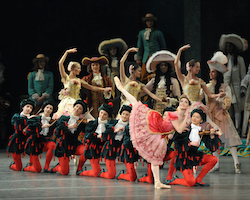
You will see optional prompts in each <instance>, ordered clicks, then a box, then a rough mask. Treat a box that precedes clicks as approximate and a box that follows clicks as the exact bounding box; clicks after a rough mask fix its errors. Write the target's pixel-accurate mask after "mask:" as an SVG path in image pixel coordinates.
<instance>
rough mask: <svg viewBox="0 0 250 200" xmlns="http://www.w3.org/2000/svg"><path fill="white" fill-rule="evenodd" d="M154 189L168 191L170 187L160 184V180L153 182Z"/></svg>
mask: <svg viewBox="0 0 250 200" xmlns="http://www.w3.org/2000/svg"><path fill="white" fill-rule="evenodd" d="M154 187H155V189H170V188H171V186H170V185H165V184H163V183H161V182H160V180H155V186H154Z"/></svg>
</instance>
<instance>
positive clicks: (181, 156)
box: [168, 109, 218, 187]
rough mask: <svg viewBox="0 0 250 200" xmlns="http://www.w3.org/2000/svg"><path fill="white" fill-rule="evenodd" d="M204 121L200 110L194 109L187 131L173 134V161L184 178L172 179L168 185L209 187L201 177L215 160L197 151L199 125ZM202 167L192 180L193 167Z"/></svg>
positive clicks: (211, 135)
mask: <svg viewBox="0 0 250 200" xmlns="http://www.w3.org/2000/svg"><path fill="white" fill-rule="evenodd" d="M205 121H206V114H205V113H204V112H203V111H202V110H201V109H194V110H193V111H192V112H191V126H190V127H189V128H190V130H189V131H185V132H183V133H175V135H174V143H175V148H176V149H177V151H178V155H177V157H176V161H175V167H176V169H177V170H180V171H181V173H182V174H183V176H184V178H182V179H180V178H178V177H174V178H173V179H172V180H171V181H170V182H168V184H169V185H184V186H189V187H191V186H195V185H198V186H209V185H208V184H205V183H204V182H202V179H203V177H204V176H205V175H206V174H207V173H208V172H209V171H210V170H211V169H212V168H213V166H214V165H215V164H216V162H217V160H218V159H217V158H216V157H215V156H213V155H206V154H203V152H201V151H198V148H199V146H200V140H201V138H200V136H199V131H200V130H201V126H200V123H202V122H205ZM214 134H215V129H211V130H210V138H211V139H214V137H215V136H214ZM197 165H204V166H203V168H202V170H201V172H200V173H199V175H198V176H197V178H196V179H195V178H194V175H193V171H192V168H193V166H197Z"/></svg>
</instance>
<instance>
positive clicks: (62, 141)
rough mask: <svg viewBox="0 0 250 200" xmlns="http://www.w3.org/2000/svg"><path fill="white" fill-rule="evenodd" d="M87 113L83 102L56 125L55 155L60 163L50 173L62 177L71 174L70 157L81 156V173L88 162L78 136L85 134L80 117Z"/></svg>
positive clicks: (75, 104) (79, 167) (79, 166)
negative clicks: (58, 174) (57, 173)
mask: <svg viewBox="0 0 250 200" xmlns="http://www.w3.org/2000/svg"><path fill="white" fill-rule="evenodd" d="M86 112H87V104H86V103H85V102H83V101H81V100H77V101H76V102H75V103H74V107H73V111H72V114H71V115H70V116H65V115H62V116H61V117H60V118H59V119H58V121H57V124H56V128H55V135H56V138H57V142H56V147H55V150H54V155H55V156H57V157H58V160H59V163H58V164H57V165H56V166H54V167H53V168H52V169H51V170H50V172H51V173H55V172H59V173H60V174H62V175H67V174H68V173H69V161H70V160H69V156H71V155H79V156H80V158H79V164H78V167H77V172H76V173H78V171H80V170H81V169H82V167H83V165H84V163H85V161H86V159H85V157H84V154H83V153H84V148H85V145H84V143H83V142H82V141H80V140H78V135H79V134H80V133H81V132H84V127H85V124H84V121H83V119H84V118H83V119H82V120H80V121H78V120H79V119H80V115H82V114H83V113H86Z"/></svg>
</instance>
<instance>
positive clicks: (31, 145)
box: [23, 100, 57, 173]
mask: <svg viewBox="0 0 250 200" xmlns="http://www.w3.org/2000/svg"><path fill="white" fill-rule="evenodd" d="M41 109H42V111H43V114H42V115H41V116H38V117H32V118H30V119H28V125H27V127H26V134H27V135H29V138H28V139H27V142H26V144H25V153H26V154H28V155H30V163H28V164H27V165H26V167H25V168H24V169H23V170H24V171H31V172H36V173H39V172H41V171H42V166H41V164H40V161H39V157H38V155H39V154H41V153H42V152H47V154H46V160H45V165H44V168H43V169H44V170H43V171H44V172H49V171H50V168H49V164H50V162H51V160H52V157H53V150H54V148H55V146H56V143H55V142H54V141H52V139H51V136H52V134H53V130H54V128H55V126H53V125H52V126H51V124H50V120H51V114H52V113H53V112H55V110H56V109H57V108H56V105H55V102H54V101H51V100H47V101H45V102H44V103H43V105H42V108H41ZM52 123H53V122H52ZM54 124H55V123H54Z"/></svg>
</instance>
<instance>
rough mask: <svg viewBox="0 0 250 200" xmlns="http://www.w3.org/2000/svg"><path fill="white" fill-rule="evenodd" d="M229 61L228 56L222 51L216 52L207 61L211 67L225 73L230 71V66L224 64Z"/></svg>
mask: <svg viewBox="0 0 250 200" xmlns="http://www.w3.org/2000/svg"><path fill="white" fill-rule="evenodd" d="M227 61H228V60H227V57H226V56H225V55H224V54H223V53H222V52H221V51H217V52H215V53H214V55H213V57H212V58H211V60H208V61H207V64H208V66H209V68H210V69H215V70H217V71H219V72H221V73H222V74H224V73H225V72H227V71H228V68H227V67H226V66H225V65H224V64H226V63H227Z"/></svg>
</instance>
